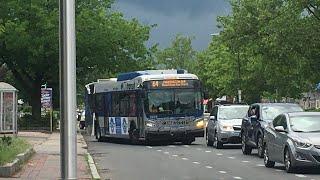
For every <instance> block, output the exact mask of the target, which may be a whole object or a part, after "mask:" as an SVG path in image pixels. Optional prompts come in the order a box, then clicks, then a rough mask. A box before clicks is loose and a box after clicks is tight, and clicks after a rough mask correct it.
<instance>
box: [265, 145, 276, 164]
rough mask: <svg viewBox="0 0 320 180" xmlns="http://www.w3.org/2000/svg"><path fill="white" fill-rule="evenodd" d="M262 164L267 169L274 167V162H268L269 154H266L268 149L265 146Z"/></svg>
mask: <svg viewBox="0 0 320 180" xmlns="http://www.w3.org/2000/svg"><path fill="white" fill-rule="evenodd" d="M263 162H264V165H265V166H266V167H267V168H273V167H274V165H275V162H274V161H270V158H269V152H268V147H267V146H265V148H264V158H263Z"/></svg>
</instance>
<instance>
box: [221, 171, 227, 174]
mask: <svg viewBox="0 0 320 180" xmlns="http://www.w3.org/2000/svg"><path fill="white" fill-rule="evenodd" d="M219 173H221V174H226V173H227V172H226V171H219Z"/></svg>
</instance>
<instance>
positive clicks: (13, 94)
mask: <svg viewBox="0 0 320 180" xmlns="http://www.w3.org/2000/svg"><path fill="white" fill-rule="evenodd" d="M17 94H18V90H17V89H16V88H15V87H13V86H12V85H10V84H8V83H5V82H0V134H5V133H10V134H16V133H17V132H18V128H17V112H18V111H17V109H18V108H17V103H18V101H17Z"/></svg>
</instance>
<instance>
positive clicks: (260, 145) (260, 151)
mask: <svg viewBox="0 0 320 180" xmlns="http://www.w3.org/2000/svg"><path fill="white" fill-rule="evenodd" d="M257 144H258V156H259V157H260V158H263V157H264V148H265V147H264V144H263V138H262V136H261V135H259V137H258V143H257Z"/></svg>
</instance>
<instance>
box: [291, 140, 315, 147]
mask: <svg viewBox="0 0 320 180" xmlns="http://www.w3.org/2000/svg"><path fill="white" fill-rule="evenodd" d="M293 142H294V144H295V145H296V147H298V148H309V147H311V146H312V144H311V143H309V142H306V141H302V140H299V139H294V140H293Z"/></svg>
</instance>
